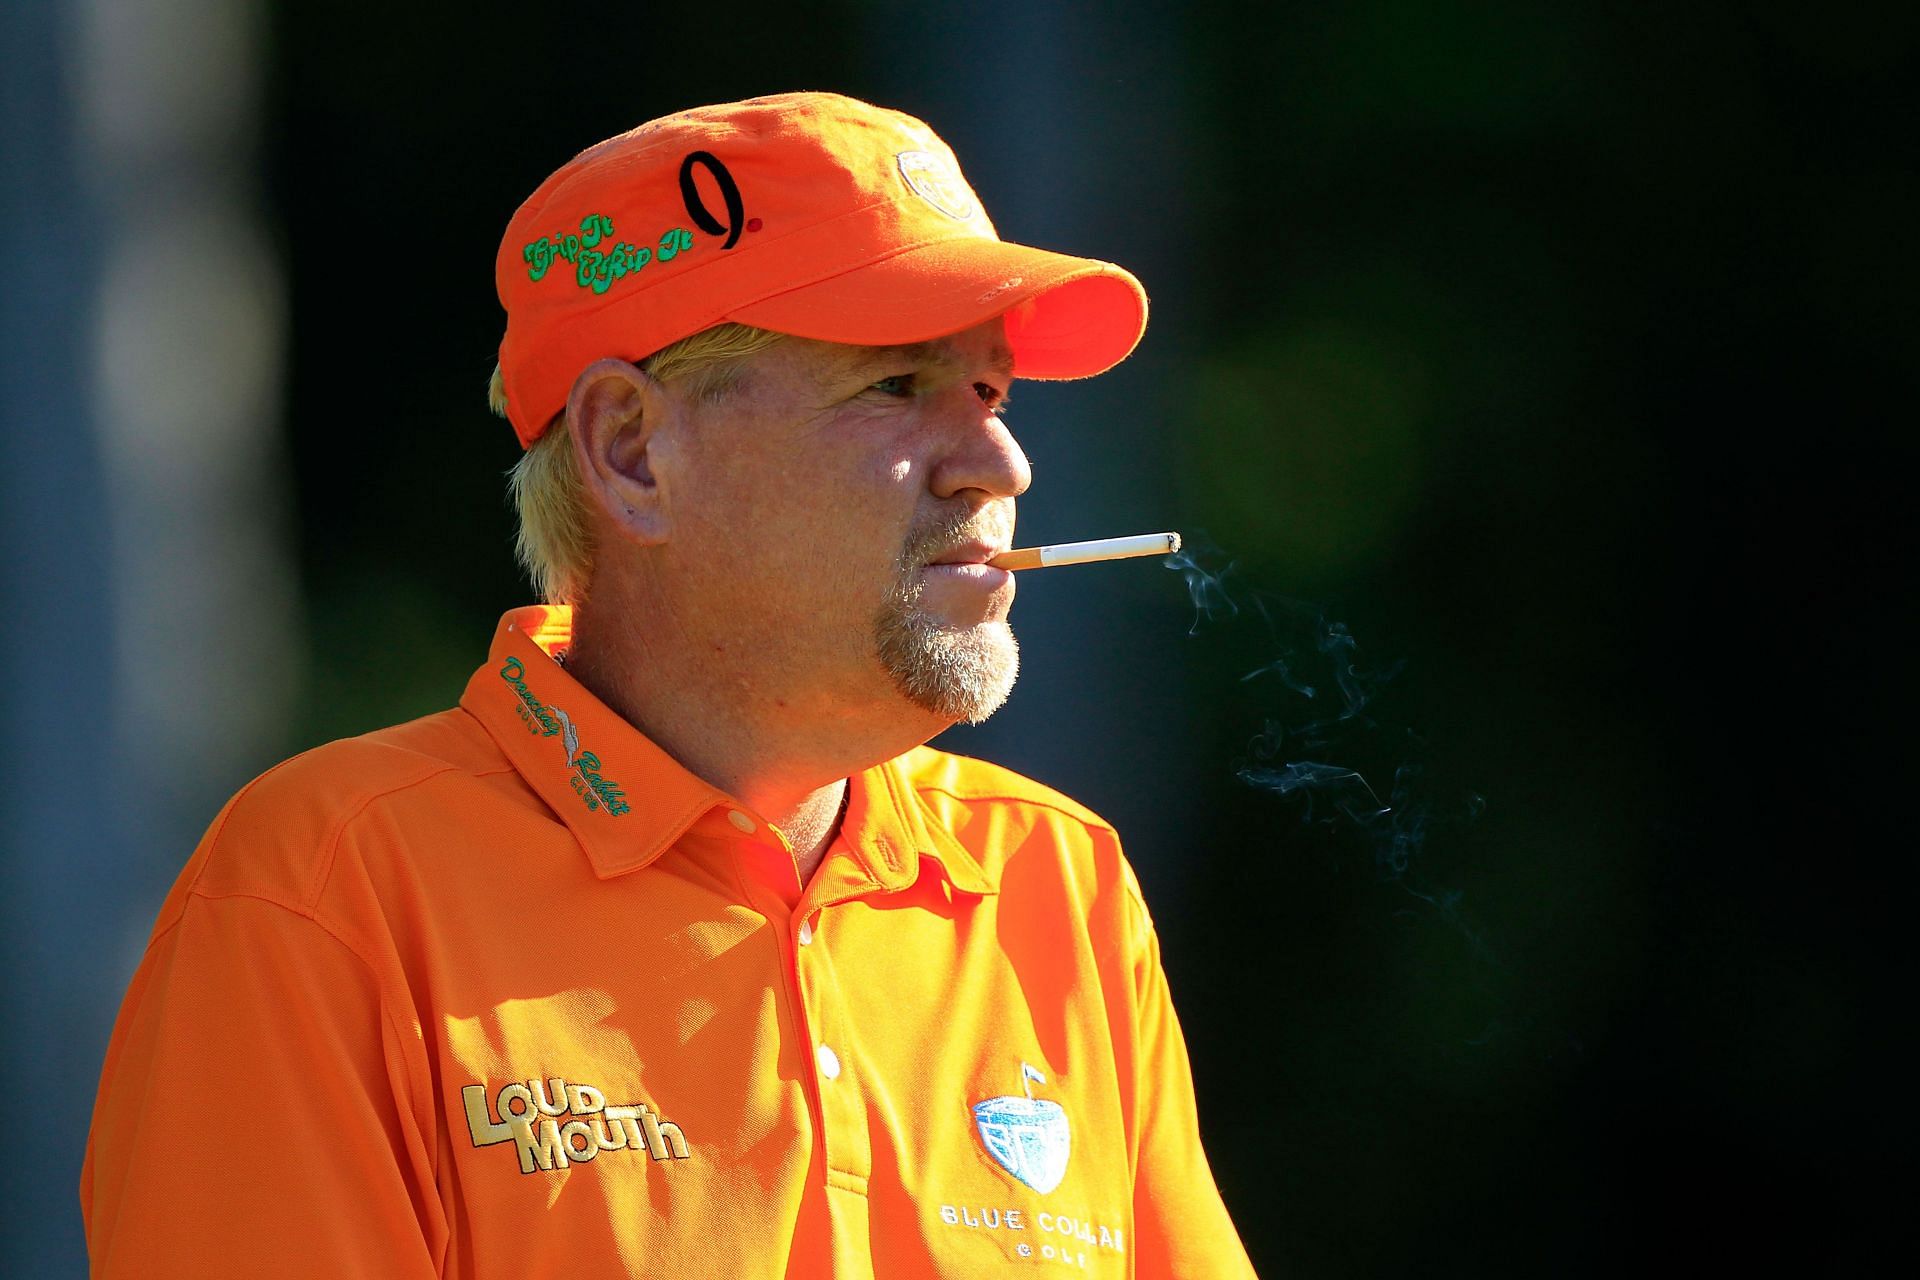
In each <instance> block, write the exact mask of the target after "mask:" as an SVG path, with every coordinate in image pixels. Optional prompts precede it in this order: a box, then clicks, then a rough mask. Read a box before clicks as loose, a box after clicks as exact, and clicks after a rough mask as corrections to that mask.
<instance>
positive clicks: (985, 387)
mask: <svg viewBox="0 0 1920 1280" xmlns="http://www.w3.org/2000/svg"><path fill="white" fill-rule="evenodd" d="M973 391H974V394H975V395H977V396H979V397H980V401H981V403H982V404H984V405H986V406H987V408H988V410H989V411H991V412H992V413H993V414H994V415H995V416H997V417H1002V418H1004V417H1006V416H1007V401H1008V400H1009V399H1010V397H1009V396H1008V395H1007V393H1006V392H1004V391H1002V390H1000V388H998V387H996V386H994V385H993V384H992V383H991V382H976V383H974V384H973Z"/></svg>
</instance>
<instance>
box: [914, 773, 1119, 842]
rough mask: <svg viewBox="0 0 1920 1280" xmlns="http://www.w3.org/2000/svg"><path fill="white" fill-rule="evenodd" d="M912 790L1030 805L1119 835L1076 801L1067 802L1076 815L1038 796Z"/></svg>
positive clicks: (924, 785) (937, 788) (929, 786)
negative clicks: (962, 793)
mask: <svg viewBox="0 0 1920 1280" xmlns="http://www.w3.org/2000/svg"><path fill="white" fill-rule="evenodd" d="M913 789H914V791H916V792H928V791H931V792H934V793H935V794H937V795H943V796H946V797H947V798H948V799H949V800H958V801H961V802H962V803H966V802H969V801H973V800H1004V801H1006V802H1007V803H1008V804H1024V805H1031V806H1032V807H1034V808H1036V809H1050V810H1052V811H1053V812H1054V813H1057V814H1059V815H1060V816H1061V817H1063V818H1072V819H1074V820H1075V821H1076V822H1081V823H1084V824H1085V825H1087V826H1089V827H1094V828H1096V829H1098V830H1101V831H1105V832H1107V833H1109V834H1110V835H1113V836H1114V837H1116V838H1117V837H1118V836H1119V834H1120V833H1119V832H1118V831H1116V830H1114V827H1113V824H1112V823H1111V822H1108V821H1107V820H1106V819H1105V818H1102V817H1101V816H1100V815H1098V814H1096V813H1095V812H1094V811H1093V810H1091V809H1088V808H1086V807H1085V806H1082V805H1080V804H1079V802H1078V801H1073V800H1069V801H1068V802H1067V803H1068V804H1072V805H1074V806H1075V807H1076V808H1078V809H1079V812H1078V813H1076V812H1074V810H1073V809H1069V808H1067V807H1066V805H1062V804H1058V803H1055V802H1054V801H1052V800H1048V799H1045V798H1044V797H1040V796H1015V795H1007V794H1004V793H1002V792H998V791H989V792H969V793H967V794H966V795H961V794H960V793H959V792H957V791H951V790H949V789H948V788H946V787H941V786H934V785H932V784H927V783H916V784H915V785H914V788H913ZM1089 819H1091V821H1089Z"/></svg>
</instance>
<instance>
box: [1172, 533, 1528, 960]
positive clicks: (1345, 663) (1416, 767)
mask: <svg viewBox="0 0 1920 1280" xmlns="http://www.w3.org/2000/svg"><path fill="white" fill-rule="evenodd" d="M1198 541H1200V542H1201V543H1203V544H1204V537H1203V538H1202V539H1199V540H1198ZM1223 560H1224V557H1223V556H1221V555H1220V553H1219V552H1218V551H1216V550H1214V549H1212V548H1210V547H1207V546H1205V545H1201V546H1190V547H1189V548H1188V549H1187V550H1184V551H1180V552H1177V553H1175V554H1173V555H1171V556H1168V557H1167V558H1166V559H1165V560H1164V561H1162V563H1163V564H1164V565H1165V566H1166V567H1167V568H1170V569H1174V570H1177V571H1178V572H1179V573H1180V574H1181V575H1182V577H1183V578H1184V579H1185V581H1186V585H1187V593H1188V595H1189V597H1190V598H1191V600H1192V602H1193V625H1192V626H1191V627H1190V628H1189V630H1188V634H1189V635H1194V636H1197V635H1199V634H1200V632H1201V630H1202V628H1203V627H1216V626H1224V625H1226V624H1228V623H1238V624H1245V623H1248V622H1252V623H1255V624H1257V626H1256V628H1255V632H1256V634H1255V637H1254V640H1255V643H1257V644H1258V645H1259V646H1260V652H1261V653H1262V654H1263V656H1264V657H1265V660H1264V661H1263V662H1261V663H1260V664H1259V665H1258V666H1255V667H1254V668H1253V669H1252V670H1250V671H1248V672H1247V673H1246V674H1245V675H1243V676H1241V677H1240V680H1241V683H1242V684H1246V685H1249V686H1252V687H1253V688H1254V689H1264V690H1267V691H1270V693H1271V701H1272V703H1273V705H1274V710H1273V712H1272V713H1271V714H1267V715H1265V716H1264V717H1263V722H1262V728H1261V730H1260V732H1259V733H1257V734H1255V735H1254V736H1253V738H1252V739H1251V741H1249V743H1248V744H1247V754H1246V756H1245V758H1244V759H1242V760H1241V761H1239V762H1237V763H1236V765H1235V769H1234V772H1235V776H1237V777H1238V778H1239V779H1240V780H1241V781H1242V782H1245V783H1246V784H1248V785H1249V786H1252V787H1257V788H1259V789H1260V790H1263V791H1266V792H1269V793H1271V794H1273V795H1274V796H1276V797H1277V798H1279V799H1280V800H1282V801H1283V802H1285V803H1287V804H1289V805H1291V806H1294V807H1296V808H1297V809H1298V811H1299V815H1300V821H1301V822H1302V823H1305V824H1309V825H1314V826H1318V827H1321V828H1324V829H1325V830H1326V831H1327V832H1328V833H1329V834H1330V835H1332V834H1338V833H1347V834H1349V835H1350V838H1351V840H1352V842H1354V843H1357V844H1358V845H1359V847H1360V848H1361V849H1363V850H1364V851H1365V853H1366V855H1367V856H1368V858H1369V860H1370V861H1371V863H1372V866H1373V868H1374V870H1375V872H1376V873H1377V875H1378V876H1379V877H1380V878H1381V879H1382V880H1385V881H1388V882H1391V883H1392V884H1394V885H1397V886H1398V887H1399V888H1401V889H1402V890H1404V891H1405V892H1407V893H1408V894H1411V895H1412V896H1413V897H1414V898H1417V899H1418V900H1420V901H1421V902H1423V903H1425V904H1426V905H1427V906H1428V907H1430V908H1432V910H1433V911H1434V912H1436V913H1437V914H1438V915H1439V916H1440V917H1441V918H1442V919H1444V920H1445V921H1447V922H1448V923H1449V924H1450V925H1452V926H1453V927H1454V928H1456V929H1458V930H1459V931H1460V933H1461V934H1462V935H1463V936H1464V937H1465V939H1466V941H1467V942H1468V944H1469V945H1470V946H1471V947H1472V949H1473V951H1474V953H1475V955H1476V956H1478V957H1479V958H1481V959H1483V960H1491V959H1492V957H1491V955H1490V954H1489V951H1488V948H1487V945H1486V943H1485V941H1484V939H1483V938H1482V936H1481V934H1480V932H1479V931H1478V930H1477V929H1476V928H1474V927H1473V925H1472V924H1471V923H1470V922H1469V921H1468V919H1467V918H1466V915H1465V913H1464V912H1463V910H1462V906H1461V894H1460V892H1459V891H1458V890H1456V889H1448V888H1443V887H1440V886H1437V885H1435V884H1434V883H1432V882H1431V880H1430V879H1429V876H1428V874H1427V871H1428V863H1429V862H1430V859H1429V858H1428V857H1427V856H1426V854H1427V848H1428V840H1429V839H1430V837H1431V836H1432V835H1433V833H1434V832H1435V831H1437V830H1440V829H1443V828H1446V827H1449V826H1456V827H1457V826H1464V825H1466V824H1468V823H1471V822H1472V821H1473V820H1474V819H1476V818H1477V817H1478V816H1479V815H1480V813H1481V812H1482V811H1483V810H1484V808H1485V801H1484V799H1483V798H1482V797H1481V796H1479V795H1478V794H1476V793H1474V792H1471V791H1466V790H1459V791H1457V792H1455V791H1451V790H1447V791H1445V792H1444V793H1443V792H1442V790H1441V789H1440V788H1436V787H1435V786H1434V785H1433V784H1432V782H1431V780H1430V778H1429V770H1428V766H1427V762H1426V758H1425V757H1426V754H1427V746H1428V744H1427V742H1426V740H1425V739H1424V738H1422V737H1421V736H1420V735H1419V734H1417V733H1415V732H1414V731H1413V730H1412V729H1410V728H1407V727H1405V726H1400V725H1393V724H1390V723H1387V722H1383V721H1382V720H1381V719H1380V718H1379V717H1378V716H1377V715H1376V713H1375V703H1376V701H1377V700H1378V699H1379V697H1380V695H1381V693H1382V691H1383V690H1384V689H1385V688H1386V687H1387V686H1388V685H1389V684H1390V683H1391V682H1392V680H1393V679H1394V677H1395V676H1397V675H1398V674H1400V672H1401V670H1402V667H1403V665H1404V664H1403V663H1401V662H1394V663H1391V664H1388V665H1386V666H1380V667H1370V666H1368V665H1367V664H1366V663H1365V662H1364V661H1363V659H1362V657H1361V654H1360V647H1359V644H1358V643H1357V642H1356V641H1355V639H1354V637H1353V635H1352V633H1351V632H1349V631H1348V629H1347V627H1346V625H1345V624H1344V623H1341V622H1337V621H1334V620H1332V619H1330V618H1328V617H1327V615H1326V612H1325V611H1324V610H1322V609H1320V608H1318V607H1316V606H1314V605H1312V604H1309V603H1307V602H1305V601H1301V600H1294V599H1291V598H1288V597H1286V596H1282V595H1278V594H1275V593H1273V592H1270V591H1265V590H1261V589H1259V588H1256V587H1251V586H1243V585H1239V584H1233V585H1230V584H1229V582H1228V579H1229V578H1231V577H1232V575H1233V572H1234V569H1235V567H1236V566H1235V564H1234V563H1233V562H1231V561H1226V562H1225V563H1224V566H1223V567H1219V568H1215V567H1213V566H1214V565H1219V564H1221V563H1222V561H1223ZM1370 778H1372V779H1386V778H1391V782H1388V783H1386V784H1385V786H1384V790H1383V788H1382V787H1379V786H1376V785H1375V784H1374V782H1373V781H1370V780H1369V779H1370Z"/></svg>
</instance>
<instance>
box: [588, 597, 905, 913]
mask: <svg viewBox="0 0 1920 1280" xmlns="http://www.w3.org/2000/svg"><path fill="white" fill-rule="evenodd" d="M600 603H602V605H603V608H604V607H606V604H605V602H600ZM603 616H605V617H607V618H611V619H615V620H614V621H612V622H611V623H603V622H602V620H601V619H602V617H603ZM636 616H637V617H647V616H650V615H649V613H648V612H643V611H637V610H627V609H622V608H619V607H617V606H615V607H611V608H606V613H605V614H604V615H603V614H602V613H600V612H598V611H596V610H595V609H594V608H592V607H591V606H588V605H583V606H580V607H579V608H576V609H575V611H574V618H573V641H572V645H571V647H570V648H569V650H568V654H567V663H566V666H567V672H568V674H570V675H571V676H573V678H574V679H576V680H578V681H579V682H580V683H581V684H583V685H585V686H586V687H587V688H588V689H589V690H591V691H592V692H593V694H594V695H595V696H596V697H598V698H599V699H600V700H601V701H602V702H604V703H605V704H606V705H607V706H608V707H609V708H610V709H612V710H613V711H614V712H615V713H616V714H618V715H620V716H621V717H622V718H623V719H625V720H626V721H627V722H628V723H629V724H631V725H633V726H634V728H636V729H638V730H639V731H640V732H642V733H644V734H645V735H646V736H647V737H648V738H649V739H650V740H651V741H652V742H653V743H654V744H655V745H656V746H658V747H660V748H661V749H662V750H663V751H665V752H666V753H667V754H668V755H670V756H672V757H673V758H674V759H675V760H677V761H679V762H680V764H681V765H683V766H685V768H686V769H687V770H688V771H689V772H691V773H693V774H694V775H696V776H697V777H699V778H701V779H703V780H705V781H707V782H710V783H712V784H713V785H714V786H716V787H718V788H720V789H721V790H723V791H725V792H726V793H727V794H728V795H730V796H733V797H734V798H735V799H737V800H739V801H741V802H742V803H744V804H745V805H747V806H748V807H749V808H751V809H753V810H754V811H755V812H756V813H758V814H760V815H761V816H762V817H764V818H765V819H766V820H767V821H769V822H771V823H772V824H773V825H774V826H775V827H777V828H778V829H779V831H780V833H781V834H782V835H783V836H785V837H786V839H787V843H788V844H789V845H790V846H792V849H793V858H794V866H795V869H796V870H797V872H798V873H799V876H800V882H801V883H802V884H803V885H804V884H806V883H807V882H808V881H809V880H810V879H811V878H812V875H813V872H814V871H815V870H816V869H817V868H818V867H819V865H820V863H821V860H822V859H823V858H824V857H825V856H826V852H827V849H828V847H829V846H830V845H831V844H832V843H833V838H834V836H836V835H837V834H839V830H840V821H841V818H842V817H843V816H844V814H845V812H846V803H847V794H848V792H847V788H848V783H847V778H848V775H849V774H852V773H857V772H860V771H861V770H864V769H867V768H870V767H871V766H873V765H875V764H878V763H879V762H881V761H883V760H887V759H890V758H892V757H893V756H895V755H898V754H899V753H900V752H901V751H904V750H906V749H908V748H909V747H912V746H914V745H917V744H918V743H919V742H921V741H924V740H925V737H930V736H931V731H929V732H928V733H927V734H926V735H925V736H923V737H919V738H913V737H911V736H910V733H911V730H906V731H903V729H902V728H901V727H897V726H889V727H890V728H891V729H892V732H891V733H888V734H885V735H884V736H882V735H881V734H879V733H876V732H873V731H871V730H868V729H866V728H865V727H864V726H863V725H862V724H861V723H860V722H859V720H858V718H856V717H850V716H846V715H844V714H839V715H826V714H819V713H816V714H812V715H807V714H803V713H801V712H799V711H798V710H797V707H798V704H799V702H800V700H799V699H793V698H788V697H783V696H778V695H777V694H776V695H771V696H770V695H769V693H768V691H767V690H765V689H762V688H760V687H759V685H758V682H757V681H756V680H755V679H753V678H750V677H747V678H743V677H742V676H741V675H740V674H739V673H737V672H735V671H733V670H729V669H721V670H715V669H714V668H713V666H712V665H711V664H709V663H707V662H703V661H700V660H699V659H698V658H697V657H696V658H694V659H693V660H689V655H688V654H687V653H686V652H685V649H686V646H679V647H676V646H675V645H672V644H660V643H650V642H649V640H648V638H647V637H646V636H645V635H643V634H642V633H641V632H640V631H639V629H637V628H632V627H628V626H624V625H621V623H620V622H619V621H618V619H620V618H622V617H636ZM651 616H660V615H659V614H657V613H656V614H652V615H651ZM934 727H936V728H937V727H938V726H934Z"/></svg>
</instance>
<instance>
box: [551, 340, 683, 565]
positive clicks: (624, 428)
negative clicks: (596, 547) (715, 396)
mask: <svg viewBox="0 0 1920 1280" xmlns="http://www.w3.org/2000/svg"><path fill="white" fill-rule="evenodd" d="M674 412H676V407H675V406H674V405H673V403H672V402H671V399H670V397H668V396H667V395H666V394H665V393H664V392H663V390H662V389H661V386H660V384H659V383H658V382H656V381H655V380H654V379H653V378H652V377H650V376H649V375H648V374H647V372H646V371H645V370H644V369H641V368H639V367H638V366H636V365H631V364H628V363H627V362H626V361H624V360H596V361H594V362H593V363H592V364H590V365H588V366H587V367H586V368H585V369H583V370H582V371H581V373H580V376H579V377H577V378H575V379H574V380H573V390H572V391H571V392H570V393H569V394H568V396H567V427H568V429H569V430H570V431H571V433H572V436H573V456H574V463H575V465H576V466H577V467H578V468H579V471H580V483H581V486H582V487H583V488H584V489H585V490H586V493H587V499H588V501H589V502H591V503H592V504H593V505H594V506H596V507H598V508H599V509H600V512H601V514H602V515H604V516H605V517H606V519H607V521H608V523H609V524H610V525H611V526H612V528H613V530H614V531H615V533H617V534H618V535H619V536H620V537H623V538H626V539H627V540H629V541H632V542H638V543H642V544H645V545H653V544H657V543H662V542H665V541H666V540H667V535H668V533H669V525H670V520H669V512H668V505H667V500H666V488H667V479H668V475H669V473H670V472H671V470H672V465H671V455H672V453H673V446H674V436H675V433H674V431H673V430H672V427H673V426H674V425H675V424H673V423H671V422H670V420H669V415H671V414H673V413H674Z"/></svg>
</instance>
